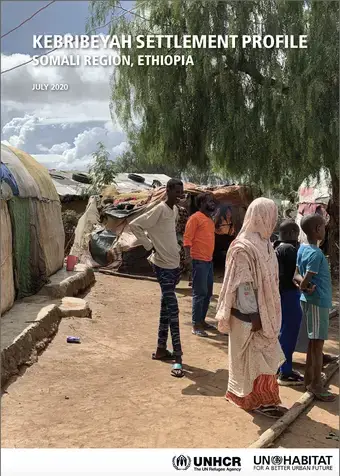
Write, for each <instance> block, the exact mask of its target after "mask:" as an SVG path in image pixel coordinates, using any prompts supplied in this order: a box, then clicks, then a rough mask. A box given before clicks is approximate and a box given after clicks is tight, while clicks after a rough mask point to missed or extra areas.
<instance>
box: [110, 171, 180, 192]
mask: <svg viewBox="0 0 340 476" xmlns="http://www.w3.org/2000/svg"><path fill="white" fill-rule="evenodd" d="M137 175H139V176H141V177H143V178H144V179H145V182H143V183H139V182H135V181H134V180H131V179H130V178H129V174H123V173H122V174H117V176H116V179H115V181H116V185H115V186H116V188H117V190H118V192H120V193H129V192H135V191H139V192H140V191H143V190H150V189H151V188H152V184H153V182H154V181H158V182H160V184H161V185H166V184H167V182H168V181H169V180H170V179H171V177H168V176H167V175H164V174H137Z"/></svg>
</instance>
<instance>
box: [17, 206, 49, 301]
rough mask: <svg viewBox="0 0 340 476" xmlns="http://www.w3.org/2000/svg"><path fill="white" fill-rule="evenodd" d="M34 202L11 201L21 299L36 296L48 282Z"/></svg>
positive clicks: (18, 293) (19, 297)
mask: <svg viewBox="0 0 340 476" xmlns="http://www.w3.org/2000/svg"><path fill="white" fill-rule="evenodd" d="M30 200H31V199H28V198H19V197H13V198H11V200H9V201H8V208H9V213H10V216H11V222H12V233H13V258H14V263H13V266H14V278H15V288H16V293H17V296H16V298H17V299H21V298H23V297H26V296H31V295H32V294H35V293H36V292H38V291H39V290H40V289H41V287H42V286H43V284H44V283H45V282H46V272H44V267H45V264H44V260H43V259H42V257H43V254H42V250H41V246H40V244H39V241H38V240H37V236H36V232H37V226H36V223H34V217H32V213H31V212H30V208H32V203H30ZM32 220H33V222H32Z"/></svg>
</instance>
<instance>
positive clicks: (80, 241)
mask: <svg viewBox="0 0 340 476" xmlns="http://www.w3.org/2000/svg"><path fill="white" fill-rule="evenodd" d="M184 191H185V194H186V199H185V200H184V201H183V203H181V206H183V207H185V208H186V209H187V211H188V214H189V215H191V214H192V213H194V212H195V211H196V207H195V197H196V196H197V195H199V194H200V193H202V192H206V191H211V192H212V193H213V195H214V196H215V198H216V200H217V202H218V204H219V207H220V208H221V217H222V218H223V220H221V222H220V223H219V226H217V229H216V233H217V234H216V243H217V244H218V241H220V242H221V243H225V244H226V245H227V246H229V244H230V242H231V241H232V239H233V238H234V237H235V236H236V234H237V232H238V231H239V230H240V228H241V226H242V223H243V218H244V215H245V212H246V209H247V207H248V205H249V204H250V203H251V201H252V200H253V195H252V191H251V189H250V188H248V187H243V186H225V187H215V188H207V187H199V186H196V185H194V184H184ZM102 195H103V196H102V197H101V198H99V197H97V198H96V197H91V199H90V200H89V203H88V207H87V209H86V211H85V213H84V215H83V216H82V218H81V219H80V221H79V223H78V227H77V229H76V232H75V240H74V245H73V248H72V249H71V252H70V253H71V254H72V255H76V256H78V258H79V260H80V262H82V263H84V264H87V265H88V266H91V267H97V268H106V269H113V270H116V271H117V270H119V271H120V272H123V273H133V272H137V268H138V273H147V272H148V270H149V271H150V266H149V265H148V262H147V260H146V257H147V254H148V253H147V252H146V251H145V250H144V248H142V247H141V246H140V244H139V243H138V241H137V239H136V237H135V236H134V235H133V233H132V232H131V230H130V227H129V223H130V222H131V221H132V220H133V219H135V218H136V217H137V216H139V215H140V214H142V213H145V212H146V211H147V210H150V209H151V208H153V207H154V206H156V205H157V204H158V203H160V202H161V201H162V200H164V199H165V198H166V188H165V187H159V188H156V189H154V190H152V191H143V192H140V191H136V192H131V193H119V192H117V190H116V189H115V188H114V187H108V188H107V189H106V190H104V191H103V194H102ZM110 195H111V196H110ZM109 198H110V201H111V203H108V199H109ZM132 268H134V270H133V269H132Z"/></svg>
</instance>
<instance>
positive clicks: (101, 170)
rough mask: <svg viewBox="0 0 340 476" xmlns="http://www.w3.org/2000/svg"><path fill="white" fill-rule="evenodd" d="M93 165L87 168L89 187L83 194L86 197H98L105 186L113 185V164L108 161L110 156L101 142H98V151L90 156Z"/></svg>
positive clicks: (114, 172)
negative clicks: (89, 178)
mask: <svg viewBox="0 0 340 476" xmlns="http://www.w3.org/2000/svg"><path fill="white" fill-rule="evenodd" d="M92 157H93V163H92V165H91V166H90V168H89V175H90V177H91V185H89V186H88V187H87V188H86V190H85V193H86V195H100V193H101V191H102V189H103V187H104V186H105V185H110V184H114V183H115V175H116V169H115V164H114V162H113V161H112V160H110V154H109V152H108V151H107V150H106V148H105V146H104V144H103V143H102V142H98V149H97V151H96V152H94V153H93V154H92Z"/></svg>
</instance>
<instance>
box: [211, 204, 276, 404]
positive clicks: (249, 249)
mask: <svg viewBox="0 0 340 476" xmlns="http://www.w3.org/2000/svg"><path fill="white" fill-rule="evenodd" d="M277 216H278V213H277V207H276V205H275V203H274V202H273V201H272V200H269V199H267V198H258V199H256V200H254V201H253V202H252V203H251V205H250V206H249V208H248V210H247V213H246V216H245V219H244V223H243V227H242V229H241V231H240V233H239V235H238V237H237V238H236V240H235V241H234V242H233V243H232V244H231V246H230V248H229V251H228V253H227V258H226V267H225V269H226V271H225V276H224V281H223V285H222V290H221V293H220V297H219V301H218V304H217V315H216V319H217V320H218V321H219V326H218V327H219V330H220V331H221V332H224V333H229V338H230V340H232V342H230V343H229V370H230V372H229V391H231V392H233V393H235V394H236V395H238V396H243V395H247V394H248V393H250V392H251V391H252V386H253V383H254V381H255V379H256V378H257V377H258V376H259V375H261V374H268V375H272V374H274V375H275V373H276V371H277V369H278V367H279V365H280V364H281V363H282V362H283V361H284V356H283V353H282V350H281V347H280V344H279V341H278V336H279V332H280V327H281V304H280V293H279V278H278V274H279V273H278V262H277V258H276V256H275V252H274V249H273V246H272V244H271V243H270V236H271V234H272V232H273V230H274V227H275V224H276V221H277ZM243 283H252V285H253V288H254V290H255V293H256V295H257V302H258V308H259V313H260V318H261V324H262V329H261V330H260V331H258V332H252V331H251V324H244V323H241V322H240V321H235V318H233V317H232V316H231V309H232V308H233V307H234V305H235V301H236V293H237V289H238V287H239V286H240V285H241V284H243Z"/></svg>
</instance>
